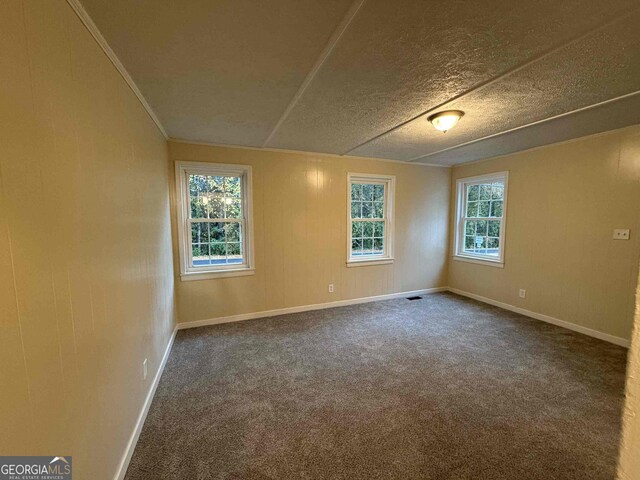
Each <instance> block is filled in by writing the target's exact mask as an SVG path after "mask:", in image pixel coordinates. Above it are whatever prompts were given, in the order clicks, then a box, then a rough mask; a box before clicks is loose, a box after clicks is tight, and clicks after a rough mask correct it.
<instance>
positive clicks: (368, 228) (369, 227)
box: [362, 222, 373, 237]
mask: <svg viewBox="0 0 640 480" xmlns="http://www.w3.org/2000/svg"><path fill="white" fill-rule="evenodd" d="M362 236H363V237H373V222H363V226H362Z"/></svg>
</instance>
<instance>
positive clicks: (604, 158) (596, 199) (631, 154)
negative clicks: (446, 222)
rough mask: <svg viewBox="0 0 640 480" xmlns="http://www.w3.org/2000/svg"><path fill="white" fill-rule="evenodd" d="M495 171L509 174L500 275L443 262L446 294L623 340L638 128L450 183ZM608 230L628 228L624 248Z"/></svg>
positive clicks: (494, 164) (633, 256)
mask: <svg viewBox="0 0 640 480" xmlns="http://www.w3.org/2000/svg"><path fill="white" fill-rule="evenodd" d="M502 170H508V171H509V198H508V209H507V220H506V221H507V224H506V243H505V249H506V250H505V266H504V269H500V268H495V267H490V266H485V265H474V264H471V263H464V262H460V261H454V260H452V259H450V262H449V285H450V286H451V287H453V288H458V289H460V290H463V291H466V292H470V293H474V294H476V295H481V296H484V297H488V298H490V299H493V300H497V301H500V302H504V303H507V304H511V305H514V306H517V307H520V308H524V309H527V310H530V311H533V312H536V313H540V314H544V315H549V316H551V317H555V318H557V319H560V320H564V321H568V322H571V323H574V324H577V325H580V326H583V327H587V328H590V329H594V330H597V331H600V332H604V333H606V334H609V335H613V336H616V337H621V338H623V339H629V338H630V333H631V324H632V321H633V310H634V291H635V286H636V280H637V272H638V253H639V252H640V215H638V206H639V205H640V127H638V126H636V127H632V128H627V129H624V130H618V131H614V132H610V133H607V134H604V135H598V136H593V137H587V138H583V139H580V140H577V141H573V142H569V143H565V144H558V145H552V146H549V147H545V148H540V149H537V150H531V151H528V152H522V153H518V154H514V155H509V156H505V157H500V158H495V159H492V160H488V161H483V162H479V163H475V164H469V165H462V166H459V167H456V168H454V169H453V178H452V183H453V184H454V185H455V180H456V179H458V178H463V177H468V176H474V175H480V174H484V173H490V172H497V171H502ZM454 189H455V187H454ZM452 195H453V192H452ZM451 221H452V228H453V223H454V218H453V215H452V219H451ZM614 228H630V229H631V239H630V240H629V241H620V240H617V241H616V240H613V239H612V234H613V229H614ZM452 251H453V250H452ZM520 288H524V289H526V290H527V298H526V299H521V298H519V297H518V289H520Z"/></svg>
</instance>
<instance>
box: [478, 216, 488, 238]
mask: <svg viewBox="0 0 640 480" xmlns="http://www.w3.org/2000/svg"><path fill="white" fill-rule="evenodd" d="M487 223H488V222H487V221H486V220H478V221H477V222H476V235H485V236H486V235H487Z"/></svg>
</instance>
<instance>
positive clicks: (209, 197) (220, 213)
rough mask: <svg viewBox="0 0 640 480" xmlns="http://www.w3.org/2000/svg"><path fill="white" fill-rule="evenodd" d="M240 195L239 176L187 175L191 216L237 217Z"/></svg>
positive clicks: (239, 211) (240, 184)
mask: <svg viewBox="0 0 640 480" xmlns="http://www.w3.org/2000/svg"><path fill="white" fill-rule="evenodd" d="M241 197H242V179H241V177H225V176H218V175H189V203H190V215H191V218H225V209H226V210H227V214H226V215H227V217H226V218H239V217H240V216H241V213H242V212H241V211H242V198H241Z"/></svg>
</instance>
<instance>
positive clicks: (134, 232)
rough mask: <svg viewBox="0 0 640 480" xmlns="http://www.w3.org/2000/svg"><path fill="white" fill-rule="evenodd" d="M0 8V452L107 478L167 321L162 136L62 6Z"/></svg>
mask: <svg viewBox="0 0 640 480" xmlns="http://www.w3.org/2000/svg"><path fill="white" fill-rule="evenodd" d="M1 10H2V12H1V14H0V325H1V329H2V330H1V334H0V386H1V387H0V390H1V393H0V432H1V433H0V454H2V455H9V454H14V455H35V454H40V455H72V456H73V464H74V469H75V472H74V478H78V479H89V478H91V479H107V478H109V479H111V478H113V475H114V474H115V471H116V468H117V465H118V463H119V462H120V460H121V458H122V455H123V453H124V451H125V447H126V445H127V442H128V440H129V437H130V435H131V433H132V430H133V427H134V425H135V422H136V419H137V417H138V415H139V413H140V410H141V407H142V405H143V401H144V398H145V396H146V394H147V391H148V389H149V387H150V383H151V380H152V378H153V376H154V374H155V372H156V371H157V369H158V366H159V362H160V360H161V357H162V354H163V352H164V350H165V348H166V346H167V343H168V340H169V338H170V335H171V332H172V329H173V323H174V313H175V312H174V303H173V296H174V295H173V267H172V251H171V237H170V216H169V198H168V185H169V183H168V168H167V162H168V160H167V158H168V157H167V146H166V141H165V140H164V137H163V136H162V135H161V134H160V133H159V131H158V130H157V128H156V126H155V125H154V123H153V122H152V121H151V120H150V118H149V117H148V115H147V114H146V112H145V110H144V109H143V108H142V106H141V105H140V103H139V101H138V100H137V98H136V97H135V95H134V94H133V93H132V91H131V90H130V89H129V87H128V86H127V84H126V83H125V82H124V80H123V79H122V78H121V76H120V75H119V74H118V72H117V70H116V69H115V68H114V67H113V65H112V64H111V63H110V61H109V60H108V59H107V57H106V56H105V54H104V53H103V51H102V50H101V49H100V48H99V46H98V45H97V43H96V42H95V40H94V39H93V37H92V36H91V35H90V33H89V32H88V31H87V30H86V29H85V27H84V26H83V25H82V23H81V22H80V20H79V19H78V18H77V17H76V15H75V14H74V12H73V10H72V9H71V8H70V7H69V5H68V4H67V3H66V2H65V1H64V0H28V1H20V0H4V1H3V2H2V9H1ZM145 357H146V358H148V363H149V376H148V378H147V380H146V381H142V361H143V359H144V358H145Z"/></svg>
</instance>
